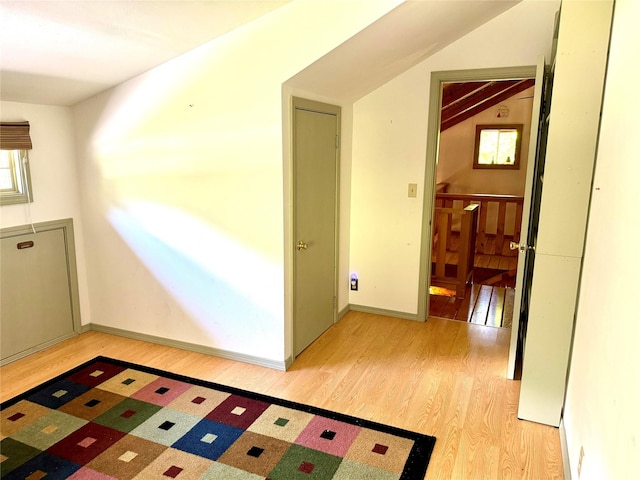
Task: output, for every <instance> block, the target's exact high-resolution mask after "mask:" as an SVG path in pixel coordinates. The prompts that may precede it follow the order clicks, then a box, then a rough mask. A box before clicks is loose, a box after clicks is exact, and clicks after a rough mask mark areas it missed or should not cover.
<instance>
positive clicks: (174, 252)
mask: <svg viewBox="0 0 640 480" xmlns="http://www.w3.org/2000/svg"><path fill="white" fill-rule="evenodd" d="M107 217H108V219H109V222H110V223H111V224H112V225H113V227H114V228H115V229H116V231H117V232H118V233H119V235H120V236H121V237H122V238H123V239H124V241H125V242H126V243H127V244H128V245H129V247H130V248H131V249H132V250H133V252H134V253H135V254H136V255H137V256H138V257H139V258H140V259H141V260H142V262H143V263H144V264H145V265H146V267H147V268H148V269H149V271H151V272H152V274H153V275H154V276H155V277H156V278H157V279H158V281H160V282H161V283H162V285H163V286H164V287H165V289H166V290H167V291H168V292H169V293H170V294H171V295H172V296H173V298H174V299H176V300H177V301H178V302H179V303H180V305H181V306H182V307H183V308H184V309H185V311H187V312H189V314H190V315H191V316H192V317H193V318H194V319H195V320H197V321H198V322H199V323H200V324H202V325H206V326H207V329H208V330H209V331H211V332H212V333H214V334H216V335H217V333H218V332H217V331H216V330H215V326H216V325H217V326H223V327H222V328H226V327H225V326H224V325H226V324H227V323H228V320H229V319H230V318H234V317H235V316H237V314H238V311H239V310H242V312H243V315H242V316H243V321H245V322H246V320H247V319H249V322H250V323H253V325H247V327H248V328H252V327H253V328H255V329H256V330H257V331H262V330H264V331H265V332H268V331H269V330H270V329H271V330H273V328H272V327H273V324H274V322H276V321H277V319H278V318H281V317H282V309H283V306H282V298H283V286H282V284H281V283H278V284H274V282H273V279H274V278H278V277H279V276H281V271H280V270H279V269H278V267H277V265H276V264H274V263H272V262H269V261H268V260H266V259H265V258H263V257H262V256H261V255H259V254H257V253H256V252H254V251H252V250H251V249H248V248H246V247H244V246H242V245H241V244H239V243H238V242H235V241H234V239H232V238H229V237H227V236H225V235H223V234H221V233H220V232H218V231H216V230H215V229H214V228H213V227H211V226H210V225H207V224H205V223H203V222H201V221H199V220H197V219H195V218H193V217H190V216H189V215H186V214H185V213H183V212H181V211H179V210H175V209H172V208H168V207H165V206H160V205H156V204H153V203H148V202H128V203H126V204H124V205H123V206H122V207H121V208H118V207H111V208H110V209H109V211H108V213H107ZM212 327H214V329H213V330H212ZM256 338H257V339H258V340H260V341H264V340H265V338H264V336H260V335H256Z"/></svg>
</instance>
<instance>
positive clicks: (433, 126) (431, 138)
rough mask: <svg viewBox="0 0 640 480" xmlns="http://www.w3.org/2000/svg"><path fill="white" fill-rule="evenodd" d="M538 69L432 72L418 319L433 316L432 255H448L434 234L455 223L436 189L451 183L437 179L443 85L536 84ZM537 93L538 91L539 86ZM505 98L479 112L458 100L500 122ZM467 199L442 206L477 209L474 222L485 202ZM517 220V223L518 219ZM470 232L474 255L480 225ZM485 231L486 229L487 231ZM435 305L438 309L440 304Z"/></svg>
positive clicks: (465, 97)
mask: <svg viewBox="0 0 640 480" xmlns="http://www.w3.org/2000/svg"><path fill="white" fill-rule="evenodd" d="M537 71H538V67H537V66H521V67H504V68H489V69H474V70H452V71H441V72H433V73H432V74H431V84H430V91H431V92H432V93H433V94H432V95H430V99H429V122H428V125H429V127H428V132H427V152H426V164H425V190H426V191H430V189H431V188H433V190H431V191H432V192H433V193H432V194H431V195H425V196H424V204H423V220H422V239H423V240H422V247H421V257H420V280H419V289H420V290H419V291H420V292H424V294H421V295H419V298H418V318H421V319H425V320H426V319H427V316H428V315H433V312H432V311H431V310H432V308H431V305H430V296H429V294H428V288H429V286H430V283H431V278H432V269H433V268H434V266H433V258H432V254H434V253H437V251H438V248H439V249H440V251H441V253H443V254H444V255H445V256H446V248H444V247H446V245H447V244H448V240H447V241H446V242H439V243H438V245H437V246H435V247H436V248H434V245H433V243H432V242H433V237H432V234H433V233H434V232H435V230H437V228H438V226H439V224H440V225H445V226H448V225H449V223H451V224H455V223H456V221H455V219H454V218H453V217H451V222H448V221H445V220H444V219H443V218H440V219H438V218H437V215H436V211H435V208H436V201H437V198H436V190H437V189H442V188H443V186H442V185H438V184H439V183H449V184H451V183H452V182H446V181H445V180H444V179H445V178H449V177H448V176H447V177H445V176H443V177H441V179H440V181H437V178H438V177H437V166H438V163H439V161H438V160H439V158H438V157H439V151H440V148H441V145H440V143H441V135H440V131H441V123H442V122H441V120H442V118H443V116H442V105H443V93H444V88H443V86H444V85H445V84H449V83H455V84H472V85H464V87H465V88H470V87H471V86H473V84H476V85H475V86H476V88H478V87H479V86H480V85H481V84H486V83H491V82H498V81H503V80H517V81H520V80H522V79H536V81H535V83H537ZM536 87H537V85H536ZM471 90H473V89H471ZM535 92H537V88H536V90H535ZM470 93H471V92H470V91H469V92H466V93H465V94H463V95H460V98H461V99H463V101H464V100H468V101H470V95H469V94H470ZM485 93H486V92H485ZM519 93H520V95H519V97H525V96H529V95H527V94H525V93H522V91H521V92H519ZM534 95H537V93H534ZM494 96H495V95H494ZM487 97H489V98H490V97H492V96H491V95H487ZM519 97H517V98H519ZM507 98H508V96H507ZM505 100H506V99H505V98H501V99H499V101H498V103H496V104H495V105H493V106H492V107H490V108H488V109H486V108H482V107H480V108H478V110H477V111H473V110H471V109H469V108H464V104H460V102H458V104H460V105H459V106H461V107H463V108H462V109H461V110H462V111H466V110H470V112H469V113H472V115H471V116H474V115H476V114H478V113H479V112H480V111H483V110H485V109H486V110H488V111H489V112H490V113H491V112H493V113H492V115H494V117H493V118H494V119H495V120H496V121H497V120H500V119H504V118H505V117H503V114H504V113H505V109H504V108H501V105H502V103H503V102H504V101H505ZM536 100H537V99H536V98H534V99H533V104H534V105H535V103H536ZM498 110H499V112H498ZM534 110H535V107H534ZM498 113H500V115H501V116H500V118H498V117H497V115H498ZM511 115H512V114H511V109H509V116H511ZM469 118H471V117H469ZM506 118H509V117H506ZM511 118H514V117H511ZM492 120H493V119H492ZM467 123H468V122H467ZM533 123H534V124H536V126H537V120H536V121H533ZM463 124H465V121H462V122H460V125H463ZM445 126H446V125H445ZM471 126H473V127H474V128H470V127H469V126H468V127H467V128H468V129H470V130H471V132H472V133H470V134H469V136H473V137H474V140H473V141H472V142H475V132H474V130H475V124H474V123H471ZM531 130H534V131H535V130H536V128H533V129H531ZM452 131H454V130H452ZM445 133H446V130H445ZM534 136H535V134H534ZM534 144H535V142H534ZM470 148H473V147H470ZM529 150H530V149H529ZM525 151H526V152H528V150H526V149H525ZM473 155H474V154H473V151H472V152H471V153H467V165H472V164H473ZM530 156H531V153H530V152H528V154H527V157H530ZM442 163H443V165H444V166H445V167H446V165H447V164H446V161H445V160H444V159H443V161H442ZM469 169H472V166H469ZM528 170H530V168H529V165H526V164H521V165H520V170H519V171H521V172H522V175H523V177H524V178H526V179H527V180H526V182H525V183H528V182H529V180H528V179H529V172H528ZM478 171H480V170H478ZM487 173H493V174H497V176H498V177H503V176H504V171H501V170H500V169H496V170H488V171H487V172H485V175H486V174H487ZM470 175H474V174H473V173H471V174H470ZM474 176H477V175H474ZM451 178H452V179H453V180H454V183H455V181H457V177H456V176H455V175H454V174H453V173H452V174H451ZM449 187H450V186H447V192H446V193H450V192H451V190H450V189H449ZM526 188H527V187H525V189H526ZM440 193H445V192H440ZM473 193H477V192H473ZM526 198H527V194H526V193H525V202H524V206H523V217H522V218H523V219H525V218H528V208H529V207H528V202H527V201H526ZM465 201H466V200H465V199H462V200H461V202H462V203H458V204H456V205H455V207H456V208H453V205H449V206H448V207H441V208H449V209H451V210H455V212H454V213H456V214H460V212H459V210H467V209H471V210H475V211H474V212H472V213H471V215H475V216H476V219H475V222H479V221H480V219H479V218H478V217H479V214H480V211H481V210H482V209H481V207H482V205H481V203H482V202H480V205H479V206H475V207H474V206H473V205H471V204H469V206H467V207H464V202H465ZM461 207H464V209H462V208H461ZM499 209H500V208H499V207H498V210H499ZM488 211H489V208H485V209H484V212H485V214H488ZM483 220H484V219H483ZM471 221H474V220H473V218H472V219H471ZM468 222H469V220H467V223H468ZM457 223H458V224H461V223H462V221H461V218H460V217H459V218H458V219H457ZM515 223H516V224H517V222H515ZM476 225H477V223H476ZM494 228H495V227H494ZM445 229H446V228H445ZM467 231H468V232H473V233H474V234H475V235H476V239H474V240H473V241H472V242H465V245H467V246H468V245H471V244H472V245H473V246H474V254H475V245H476V241H477V237H479V236H480V235H477V234H478V231H477V227H476V228H473V229H471V228H467ZM485 233H487V232H486V231H485ZM507 245H508V242H507ZM469 258H470V254H467V255H463V258H462V263H463V265H467V268H466V269H467V271H470V270H473V263H468V262H469ZM445 268H446V267H445ZM434 273H443V272H442V267H440V270H437V271H434ZM445 273H446V272H445ZM462 285H463V287H462V288H463V289H464V288H466V286H465V285H466V282H462ZM516 285H518V280H517V279H516ZM435 286H438V285H435ZM445 287H446V288H448V289H449V290H455V291H456V295H458V297H460V296H462V295H460V291H459V288H460V283H458V284H457V285H456V284H455V283H454V284H450V285H448V286H446V285H445ZM452 287H455V288H452ZM463 291H464V290H463ZM450 298H451V297H449V299H450ZM518 302H519V296H518V287H517V286H516V298H515V305H516V306H517V305H518ZM435 307H436V308H437V305H436V306H435ZM503 318H504V312H503ZM515 330H517V328H515V329H514V331H515Z"/></svg>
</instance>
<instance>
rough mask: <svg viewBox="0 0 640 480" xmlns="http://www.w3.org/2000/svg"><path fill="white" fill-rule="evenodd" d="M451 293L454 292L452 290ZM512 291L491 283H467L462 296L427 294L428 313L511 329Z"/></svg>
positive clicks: (513, 293) (513, 292)
mask: <svg viewBox="0 0 640 480" xmlns="http://www.w3.org/2000/svg"><path fill="white" fill-rule="evenodd" d="M452 293H453V292H452ZM514 295H515V290H514V289H512V288H504V287H496V286H492V285H480V284H477V283H475V284H473V285H467V292H466V295H465V297H464V298H456V297H455V296H449V295H436V294H431V295H429V315H431V316H432V317H440V318H448V319H450V320H461V321H463V322H471V323H476V324H478V325H487V326H490V327H502V328H511V321H512V318H511V317H512V314H513V302H514Z"/></svg>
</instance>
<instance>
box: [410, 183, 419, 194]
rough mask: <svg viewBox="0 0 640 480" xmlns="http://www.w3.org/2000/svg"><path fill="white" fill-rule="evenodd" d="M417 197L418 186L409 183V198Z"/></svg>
mask: <svg viewBox="0 0 640 480" xmlns="http://www.w3.org/2000/svg"><path fill="white" fill-rule="evenodd" d="M417 196H418V184H417V183H410V184H409V198H416V197H417Z"/></svg>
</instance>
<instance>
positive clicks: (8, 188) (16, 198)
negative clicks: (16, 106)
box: [0, 122, 33, 205]
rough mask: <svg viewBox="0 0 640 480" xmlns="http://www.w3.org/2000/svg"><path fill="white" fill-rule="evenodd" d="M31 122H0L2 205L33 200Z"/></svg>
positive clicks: (0, 188)
mask: <svg viewBox="0 0 640 480" xmlns="http://www.w3.org/2000/svg"><path fill="white" fill-rule="evenodd" d="M30 149H31V137H30V136H29V122H13V123H5V122H2V123H0V205H9V204H14V203H27V202H32V201H33V196H32V194H31V176H30V173H29V156H28V150H30Z"/></svg>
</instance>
